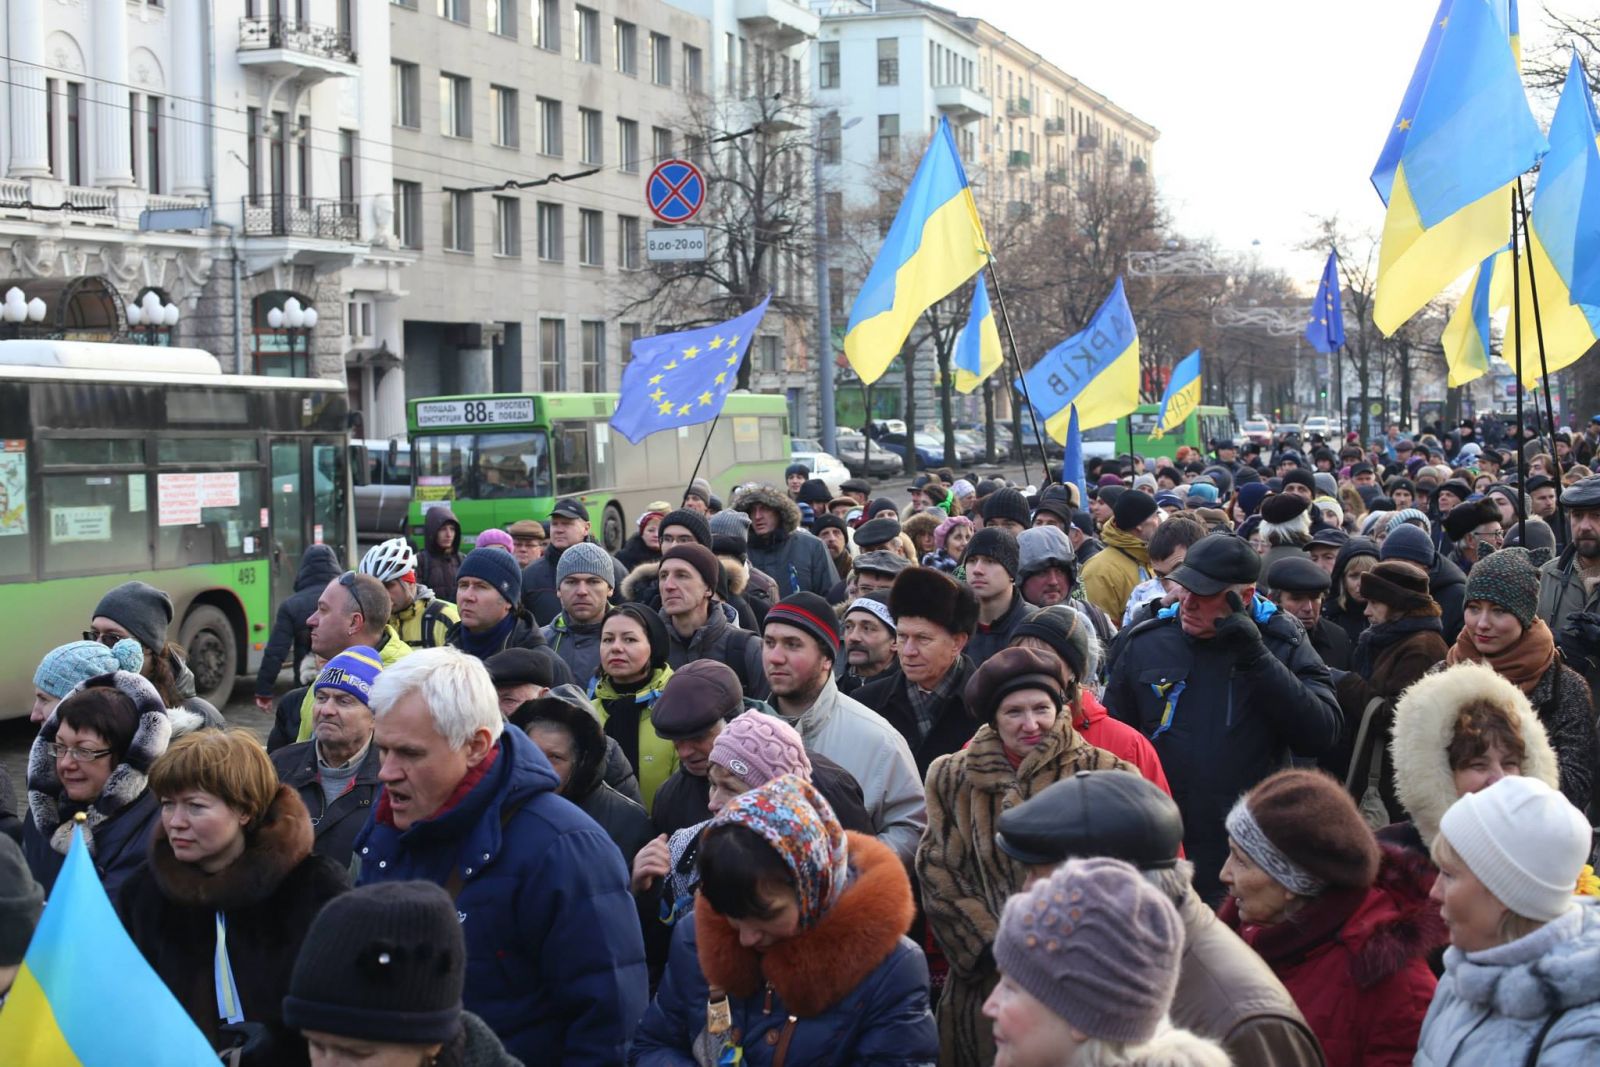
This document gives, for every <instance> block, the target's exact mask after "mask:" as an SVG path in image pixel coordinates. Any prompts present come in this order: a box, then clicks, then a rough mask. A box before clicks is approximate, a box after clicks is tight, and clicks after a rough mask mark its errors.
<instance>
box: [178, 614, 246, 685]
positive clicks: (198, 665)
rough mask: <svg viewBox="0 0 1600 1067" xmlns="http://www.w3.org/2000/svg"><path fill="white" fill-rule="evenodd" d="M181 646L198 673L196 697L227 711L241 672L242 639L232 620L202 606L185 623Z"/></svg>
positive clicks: (195, 674) (190, 667) (195, 673)
mask: <svg viewBox="0 0 1600 1067" xmlns="http://www.w3.org/2000/svg"><path fill="white" fill-rule="evenodd" d="M178 643H179V644H180V645H182V646H183V650H184V656H185V657H186V658H187V661H188V664H189V669H190V670H191V671H193V672H194V689H195V693H196V695H198V696H200V697H201V698H203V699H205V700H208V701H210V702H211V703H212V704H214V705H216V707H217V708H218V709H221V708H223V707H225V706H226V705H227V703H228V701H229V699H230V698H231V697H232V696H233V683H234V680H235V679H236V678H237V677H238V671H239V642H238V637H237V635H236V634H235V633H234V632H233V624H232V623H231V622H229V621H228V617H227V616H226V615H224V614H223V613H222V612H221V610H220V609H218V608H215V607H212V606H211V605H210V604H200V605H198V606H197V607H195V609H194V610H193V611H191V612H189V614H188V616H187V617H186V618H185V619H184V620H183V631H182V633H181V634H180V635H179V638H178Z"/></svg>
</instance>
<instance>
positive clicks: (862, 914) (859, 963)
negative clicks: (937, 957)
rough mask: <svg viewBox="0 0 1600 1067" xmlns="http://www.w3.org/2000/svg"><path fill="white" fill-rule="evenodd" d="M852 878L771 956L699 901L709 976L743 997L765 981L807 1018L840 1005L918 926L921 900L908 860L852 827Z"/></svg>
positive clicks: (703, 965)
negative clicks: (916, 899)
mask: <svg viewBox="0 0 1600 1067" xmlns="http://www.w3.org/2000/svg"><path fill="white" fill-rule="evenodd" d="M846 838H847V839H848V841H849V843H850V875H851V877H850V884H849V885H848V886H847V887H846V888H845V891H844V893H843V894H841V895H840V897H839V899H838V901H837V902H835V903H834V905H833V907H832V908H830V909H828V912H827V914H825V915H824V916H823V917H822V918H821V920H819V921H818V922H817V924H816V925H815V926H813V927H812V928H811V929H809V930H806V931H805V932H803V933H801V934H798V935H796V936H795V937H792V938H790V939H789V940H787V941H784V942H782V943H780V944H778V945H775V946H774V947H773V948H771V949H769V950H768V951H767V952H766V953H765V954H764V955H763V954H761V953H757V952H754V951H752V950H750V949H747V948H745V947H744V946H742V945H741V944H739V935H738V933H737V932H736V931H735V930H734V929H733V927H732V926H731V925H730V924H729V923H728V920H726V919H724V918H723V917H722V916H720V915H718V914H717V913H716V912H715V911H714V910H712V908H711V905H710V903H709V902H708V901H707V900H706V898H705V897H704V896H700V897H699V898H698V899H697V900H696V901H695V908H694V916H695V918H694V921H695V934H696V937H697V940H698V950H699V956H700V970H701V972H702V973H703V974H704V975H705V977H706V981H707V982H709V983H710V984H711V985H713V986H716V987H718V988H720V989H726V990H727V991H728V992H729V993H732V994H733V995H734V996H737V997H751V996H754V995H755V994H756V993H757V992H759V991H760V990H761V987H762V985H763V983H764V982H771V983H772V987H773V989H774V990H775V991H776V992H777V994H778V996H779V997H781V998H782V999H783V1003H784V1005H785V1006H786V1007H787V1008H788V1009H789V1010H790V1011H792V1012H794V1014H795V1015H796V1016H798V1017H800V1018H802V1019H805V1018H809V1017H813V1016H817V1015H821V1014H823V1013H824V1012H826V1011H828V1009H830V1008H832V1007H833V1006H834V1005H835V1004H838V1003H839V1002H840V1001H841V1000H843V999H844V998H845V997H846V996H848V995H849V994H850V991H851V990H853V989H855V988H856V986H858V985H860V984H861V983H862V982H863V981H865V980H866V978H867V976H868V975H870V974H871V973H872V972H873V971H874V970H876V969H877V967H878V965H879V964H881V963H882V962H883V961H884V960H886V959H888V958H889V954H890V953H892V952H893V951H894V950H895V947H896V946H897V945H899V943H900V938H901V937H903V936H904V935H905V932H906V931H907V930H908V929H910V927H911V920H912V919H913V918H914V917H915V915H916V906H915V905H914V904H913V903H912V899H911V882H910V880H909V879H908V878H907V877H906V869H905V866H904V864H902V863H901V862H900V858H899V857H898V856H896V855H895V854H894V852H893V851H892V850H890V848H889V847H888V846H887V845H884V844H881V843H879V841H878V840H877V838H874V837H868V836H866V835H864V834H858V833H855V832H854V831H847V833H846Z"/></svg>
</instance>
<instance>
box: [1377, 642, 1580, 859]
mask: <svg viewBox="0 0 1600 1067" xmlns="http://www.w3.org/2000/svg"><path fill="white" fill-rule="evenodd" d="M1477 700H1488V701H1490V702H1492V703H1493V704H1494V705H1495V706H1497V707H1501V708H1505V709H1507V710H1508V711H1510V713H1511V715H1512V716H1513V718H1514V719H1515V720H1516V722H1517V725H1518V729H1519V730H1520V731H1521V733H1522V744H1523V747H1524V748H1525V749H1526V750H1527V755H1526V758H1525V760H1524V762H1523V767H1522V773H1523V774H1524V775H1527V776H1528V777H1530V778H1537V779H1539V780H1540V781H1542V782H1544V783H1545V784H1546V785H1548V786H1550V788H1552V789H1556V788H1559V782H1558V779H1559V768H1558V764H1557V761H1556V754H1555V750H1554V749H1553V748H1551V747H1550V739H1549V737H1548V736H1547V735H1546V733H1545V729H1544V725H1543V724H1542V723H1540V721H1539V716H1538V714H1537V713H1535V711H1534V710H1533V705H1532V704H1530V703H1529V702H1528V698H1527V696H1526V695H1525V694H1524V693H1523V692H1522V690H1521V689H1519V688H1517V686H1515V685H1514V684H1512V683H1511V682H1510V681H1508V680H1507V679H1506V678H1505V677H1503V676H1502V675H1500V674H1498V673H1497V672H1496V671H1495V670H1494V668H1493V667H1490V666H1488V665H1487V664H1483V663H1471V662H1466V663H1458V664H1456V665H1455V666H1453V667H1450V668H1449V669H1447V670H1442V671H1439V672H1438V673H1437V674H1430V675H1427V676H1426V677H1424V678H1422V679H1421V680H1420V681H1418V682H1417V683H1416V684H1415V685H1413V686H1411V687H1410V688H1409V689H1407V690H1406V691H1405V692H1404V693H1402V694H1401V695H1400V700H1399V702H1398V703H1397V704H1396V705H1395V709H1394V733H1393V736H1392V738H1391V739H1390V742H1389V758H1390V759H1391V760H1393V761H1394V784H1395V793H1396V794H1397V795H1398V796H1399V798H1400V803H1401V804H1402V805H1404V807H1405V809H1406V812H1407V814H1409V815H1410V816H1411V821H1412V822H1413V823H1414V824H1415V825H1416V828H1417V832H1418V833H1419V834H1420V835H1422V843H1423V845H1424V846H1427V847H1429V848H1431V847H1432V846H1433V839H1434V838H1435V837H1436V836H1437V835H1438V833H1439V820H1440V819H1442V818H1444V813H1445V811H1446V810H1447V809H1448V808H1449V807H1450V805H1451V804H1454V803H1455V802H1456V787H1455V776H1454V775H1453V774H1452V773H1451V770H1450V758H1449V756H1448V755H1447V750H1448V749H1449V747H1450V740H1451V738H1452V737H1453V736H1454V734H1455V728H1456V716H1457V714H1458V713H1459V712H1460V710H1461V708H1462V707H1463V706H1464V705H1466V704H1467V703H1468V702H1470V701H1477Z"/></svg>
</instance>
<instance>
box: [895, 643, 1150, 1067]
mask: <svg viewBox="0 0 1600 1067" xmlns="http://www.w3.org/2000/svg"><path fill="white" fill-rule="evenodd" d="M1073 688H1074V690H1075V689H1076V685H1075V684H1074V687H1073ZM1075 696H1076V692H1075V691H1074V692H1071V693H1069V692H1067V691H1066V687H1064V686H1063V685H1062V683H1061V674H1060V667H1059V666H1058V664H1057V662H1056V660H1055V658H1054V657H1053V656H1051V655H1050V654H1048V653H1045V652H1041V651H1039V650H1037V649H1032V648H1007V649H1002V650H1001V651H1000V652H997V653H995V654H994V655H993V656H991V657H989V659H988V660H986V661H985V662H984V664H983V666H981V667H979V668H978V670H977V672H976V673H974V674H973V676H972V678H971V680H970V681H968V682H967V689H966V702H967V709H968V710H969V711H970V712H971V713H972V714H973V715H974V716H975V717H976V718H977V719H978V720H979V721H981V722H982V723H983V725H982V726H980V727H979V728H978V732H977V733H976V734H975V735H974V736H973V738H972V742H971V744H969V745H968V746H967V747H966V748H964V749H961V750H960V751H957V752H952V753H950V754H949V755H945V756H940V757H939V758H938V759H936V760H934V761H933V764H932V766H931V767H929V768H928V789H927V799H928V829H927V832H926V833H924V834H923V836H922V844H921V846H920V847H919V848H918V849H917V860H916V870H917V879H918V881H919V882H920V883H921V886H922V906H923V909H924V911H925V912H926V914H927V919H928V926H929V928H930V929H931V931H932V933H933V936H934V938H935V939H936V940H937V941H938V943H939V947H940V948H941V949H942V950H943V952H944V954H945V957H946V958H947V959H948V960H949V964H950V975H949V979H948V982H947V984H946V985H945V988H944V994H943V996H941V997H940V1000H939V1046H940V1048H941V1049H942V1050H943V1056H942V1057H941V1061H940V1062H941V1063H943V1064H944V1065H945V1067H980V1065H987V1064H989V1063H992V1062H993V1061H994V1056H995V1043H994V1028H993V1024H992V1023H991V1022H990V1021H989V1020H988V1019H986V1018H985V1017H984V1015H983V1002H984V1000H985V999H987V998H988V996H989V994H990V993H991V992H992V991H993V990H994V987H995V983H996V982H998V981H999V972H998V971H997V970H996V969H995V963H994V953H993V944H994V938H995V932H996V931H997V930H998V929H999V925H1000V912H1001V909H1002V908H1003V907H1004V905H1005V902H1006V898H1007V897H1009V896H1011V895H1012V894H1013V893H1016V892H1018V891H1020V890H1021V889H1022V885H1023V882H1024V881H1026V880H1027V874H1028V872H1027V868H1026V867H1024V866H1023V865H1022V864H1020V863H1018V862H1017V861H1016V860H1013V859H1012V858H1011V857H1010V856H1008V855H1006V854H1005V853H1004V852H1002V851H1000V849H999V848H998V846H996V844H995V831H996V829H997V828H998V823H999V821H1000V814H1001V812H1003V811H1005V810H1007V809H1008V808H1010V807H1014V806H1015V805H1017V804H1020V803H1022V802H1023V801H1025V800H1027V799H1028V798H1029V797H1032V796H1034V795H1035V794H1036V793H1038V792H1040V791H1041V790H1043V789H1044V788H1045V787H1046V786H1049V785H1052V784H1053V783H1055V782H1058V781H1060V780H1061V779H1063V778H1070V777H1071V776H1072V775H1073V774H1075V773H1077V772H1078V771H1098V770H1108V769H1116V770H1123V771H1128V772H1129V773H1133V774H1137V773H1138V769H1137V768H1136V767H1134V766H1133V764H1131V763H1128V762H1126V761H1124V760H1121V759H1118V758H1117V757H1116V756H1113V755H1112V754H1111V753H1109V752H1106V751H1103V750H1101V749H1098V748H1095V747H1094V746H1092V745H1090V744H1089V743H1088V742H1087V741H1085V740H1084V739H1083V737H1082V736H1081V735H1080V734H1078V732H1077V731H1076V730H1074V729H1073V728H1072V716H1071V713H1070V712H1066V711H1064V710H1063V709H1065V708H1067V707H1068V706H1069V705H1070V704H1071V703H1072V701H1073V698H1074V697H1075Z"/></svg>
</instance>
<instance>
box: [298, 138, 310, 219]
mask: <svg viewBox="0 0 1600 1067" xmlns="http://www.w3.org/2000/svg"><path fill="white" fill-rule="evenodd" d="M294 163H295V185H296V187H298V189H299V192H300V207H301V208H302V209H303V210H305V211H310V210H311V116H310V115H301V116H300V117H299V118H298V119H297V120H295V145H294Z"/></svg>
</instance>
